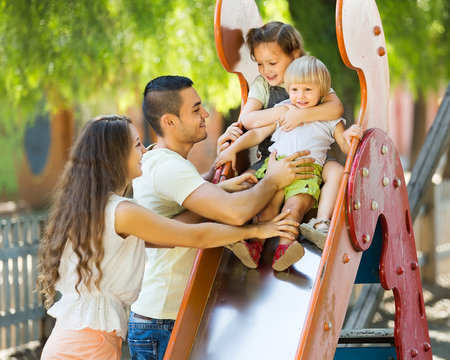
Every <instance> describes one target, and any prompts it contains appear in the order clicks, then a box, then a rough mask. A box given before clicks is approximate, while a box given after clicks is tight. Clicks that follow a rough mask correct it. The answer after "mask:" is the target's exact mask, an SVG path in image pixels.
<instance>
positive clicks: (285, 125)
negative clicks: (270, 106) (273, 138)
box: [278, 104, 304, 131]
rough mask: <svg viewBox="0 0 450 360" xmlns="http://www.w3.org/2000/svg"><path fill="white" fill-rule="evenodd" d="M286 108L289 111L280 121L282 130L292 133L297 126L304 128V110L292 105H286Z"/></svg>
mask: <svg viewBox="0 0 450 360" xmlns="http://www.w3.org/2000/svg"><path fill="white" fill-rule="evenodd" d="M284 106H286V107H287V108H288V109H289V110H288V111H286V112H285V113H284V114H283V115H281V117H280V120H279V121H278V123H279V125H280V128H281V130H283V131H291V130H293V129H295V128H296V127H297V126H302V125H303V121H302V115H303V113H304V112H303V110H302V109H299V108H298V107H297V106H295V105H292V104H286V105H284Z"/></svg>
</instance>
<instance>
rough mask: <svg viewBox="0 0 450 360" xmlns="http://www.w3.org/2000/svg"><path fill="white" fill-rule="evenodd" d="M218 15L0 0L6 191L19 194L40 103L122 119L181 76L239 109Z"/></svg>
mask: <svg viewBox="0 0 450 360" xmlns="http://www.w3.org/2000/svg"><path fill="white" fill-rule="evenodd" d="M213 14H214V3H212V2H211V1H210V0H198V1H195V2H191V1H189V0H166V1H162V0H127V1H125V0H98V1H94V2H92V1H90V0H77V1H64V2H63V1H56V0H30V1H23V0H18V1H0V67H1V69H2V71H1V72H0V92H1V93H2V94H4V95H3V96H2V97H1V99H0V109H1V110H0V111H1V112H0V114H1V115H0V136H1V139H2V140H1V141H2V152H1V155H0V157H1V158H0V161H1V163H2V172H1V174H0V193H1V192H6V191H7V192H9V193H11V192H14V191H15V190H16V183H17V182H16V179H15V177H14V174H15V163H16V162H17V161H18V160H19V159H20V156H21V154H20V151H22V150H21V149H22V140H23V137H24V132H25V129H26V127H27V126H28V125H29V124H30V123H32V122H33V119H34V118H35V117H36V116H37V115H40V114H39V113H37V109H39V108H42V106H40V104H42V102H43V100H45V104H46V107H45V108H44V109H42V111H44V112H45V111H47V112H48V111H51V112H55V111H59V110H61V109H74V108H78V107H79V106H80V105H82V106H83V109H88V110H89V111H87V113H88V114H97V113H111V112H116V111H118V112H124V111H125V110H126V108H127V107H128V106H129V105H137V104H139V103H140V101H141V99H140V94H141V92H142V89H143V88H144V86H145V84H146V83H147V82H148V81H149V80H150V79H151V78H153V77H156V76H159V75H163V74H183V75H186V76H189V77H191V78H192V79H193V80H194V81H195V85H196V88H197V90H198V91H199V93H200V94H201V96H202V97H203V98H204V99H208V100H209V101H210V102H211V103H214V104H215V106H216V107H217V108H218V109H219V110H226V109H228V108H229V107H230V106H232V105H235V104H236V103H238V102H239V92H238V91H236V90H235V89H236V87H235V86H233V85H234V83H233V80H234V78H233V77H232V76H231V75H229V74H228V73H226V72H225V71H223V69H222V67H221V65H220V62H219V60H218V58H217V55H216V50H215V45H214V31H213V21H214V16H213ZM138 98H139V99H138ZM42 111H41V112H42ZM77 118H78V119H79V120H80V119H81V120H86V119H84V118H83V114H81V113H78V114H77ZM2 190H3V191H2Z"/></svg>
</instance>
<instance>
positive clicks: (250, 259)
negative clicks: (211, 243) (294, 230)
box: [227, 190, 284, 269]
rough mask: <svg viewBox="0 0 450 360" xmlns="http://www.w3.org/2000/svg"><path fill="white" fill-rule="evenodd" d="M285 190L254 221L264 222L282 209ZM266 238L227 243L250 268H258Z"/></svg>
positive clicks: (277, 194) (275, 196) (276, 195)
mask: <svg viewBox="0 0 450 360" xmlns="http://www.w3.org/2000/svg"><path fill="white" fill-rule="evenodd" d="M283 199H284V193H283V190H280V191H278V192H277V193H276V194H275V195H274V197H273V198H272V200H271V201H270V202H269V204H267V206H266V207H265V208H264V209H263V210H262V211H261V212H260V213H259V214H258V215H257V216H255V218H254V219H253V222H262V221H269V220H272V219H273V218H274V217H275V216H276V215H278V213H279V211H280V207H281V204H282V203H283ZM265 241H266V240H265V239H249V240H248V241H244V242H238V243H234V244H231V245H227V248H228V249H230V250H231V251H232V252H233V253H234V255H236V257H237V258H238V259H239V260H241V261H242V263H243V264H244V265H245V266H247V267H248V268H250V269H256V268H257V267H258V265H259V260H260V258H261V253H262V249H263V245H264V242H265Z"/></svg>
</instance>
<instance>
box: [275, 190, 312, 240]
mask: <svg viewBox="0 0 450 360" xmlns="http://www.w3.org/2000/svg"><path fill="white" fill-rule="evenodd" d="M315 202H316V200H315V199H314V198H313V197H312V196H311V195H308V194H297V195H294V196H291V197H290V198H289V199H287V201H286V203H285V204H284V206H283V209H282V211H285V210H287V209H290V210H291V212H290V213H289V215H288V216H287V217H286V218H287V219H292V220H295V221H297V222H298V223H300V222H301V221H302V219H303V216H305V214H306V213H307V212H308V211H309V210H310V209H311V208H312V207H313V206H314V204H315ZM291 242H292V240H291V239H289V238H285V237H281V236H280V244H283V245H286V244H290V243H291Z"/></svg>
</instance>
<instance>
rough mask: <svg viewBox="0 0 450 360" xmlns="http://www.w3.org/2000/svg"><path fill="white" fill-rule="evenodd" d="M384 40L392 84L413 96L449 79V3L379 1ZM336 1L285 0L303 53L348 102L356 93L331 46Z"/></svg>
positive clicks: (349, 73)
mask: <svg viewBox="0 0 450 360" xmlns="http://www.w3.org/2000/svg"><path fill="white" fill-rule="evenodd" d="M376 3H377V6H378V9H379V12H380V17H381V20H382V23H383V29H384V33H385V37H386V43H387V52H388V61H389V72H390V78H391V84H393V85H395V84H396V83H405V82H406V83H407V84H408V85H409V86H410V88H411V89H412V90H413V92H414V93H415V94H417V90H418V89H419V88H420V89H421V90H422V91H424V92H427V91H430V90H437V89H438V88H439V86H440V85H442V83H443V82H444V84H445V82H447V81H448V80H449V79H450V63H449V62H448V58H449V57H450V47H449V44H450V41H449V40H450V39H449V35H448V31H446V29H448V28H449V25H450V2H449V1H448V0H408V1H396V0H378V1H377V2H376ZM335 6H336V2H335V1H330V0H317V1H315V2H314V9H312V8H311V2H310V1H307V0H289V7H290V10H291V14H292V18H293V22H294V25H295V26H296V27H297V29H298V30H299V31H300V32H301V34H302V36H303V38H304V41H305V44H306V49H307V50H308V51H309V52H310V53H311V54H313V55H315V56H317V57H318V58H321V59H322V60H324V62H325V63H326V64H327V66H328V68H329V70H330V72H331V75H332V79H333V88H335V90H336V91H337V93H338V94H339V96H340V97H341V98H342V97H344V99H343V100H344V102H346V101H345V98H347V99H349V100H351V99H354V98H355V96H357V94H359V82H358V81H357V78H356V76H355V72H354V71H352V70H349V69H347V68H346V67H345V66H344V65H343V63H342V60H341V59H340V55H339V52H338V47H337V42H336V29H335Z"/></svg>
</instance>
